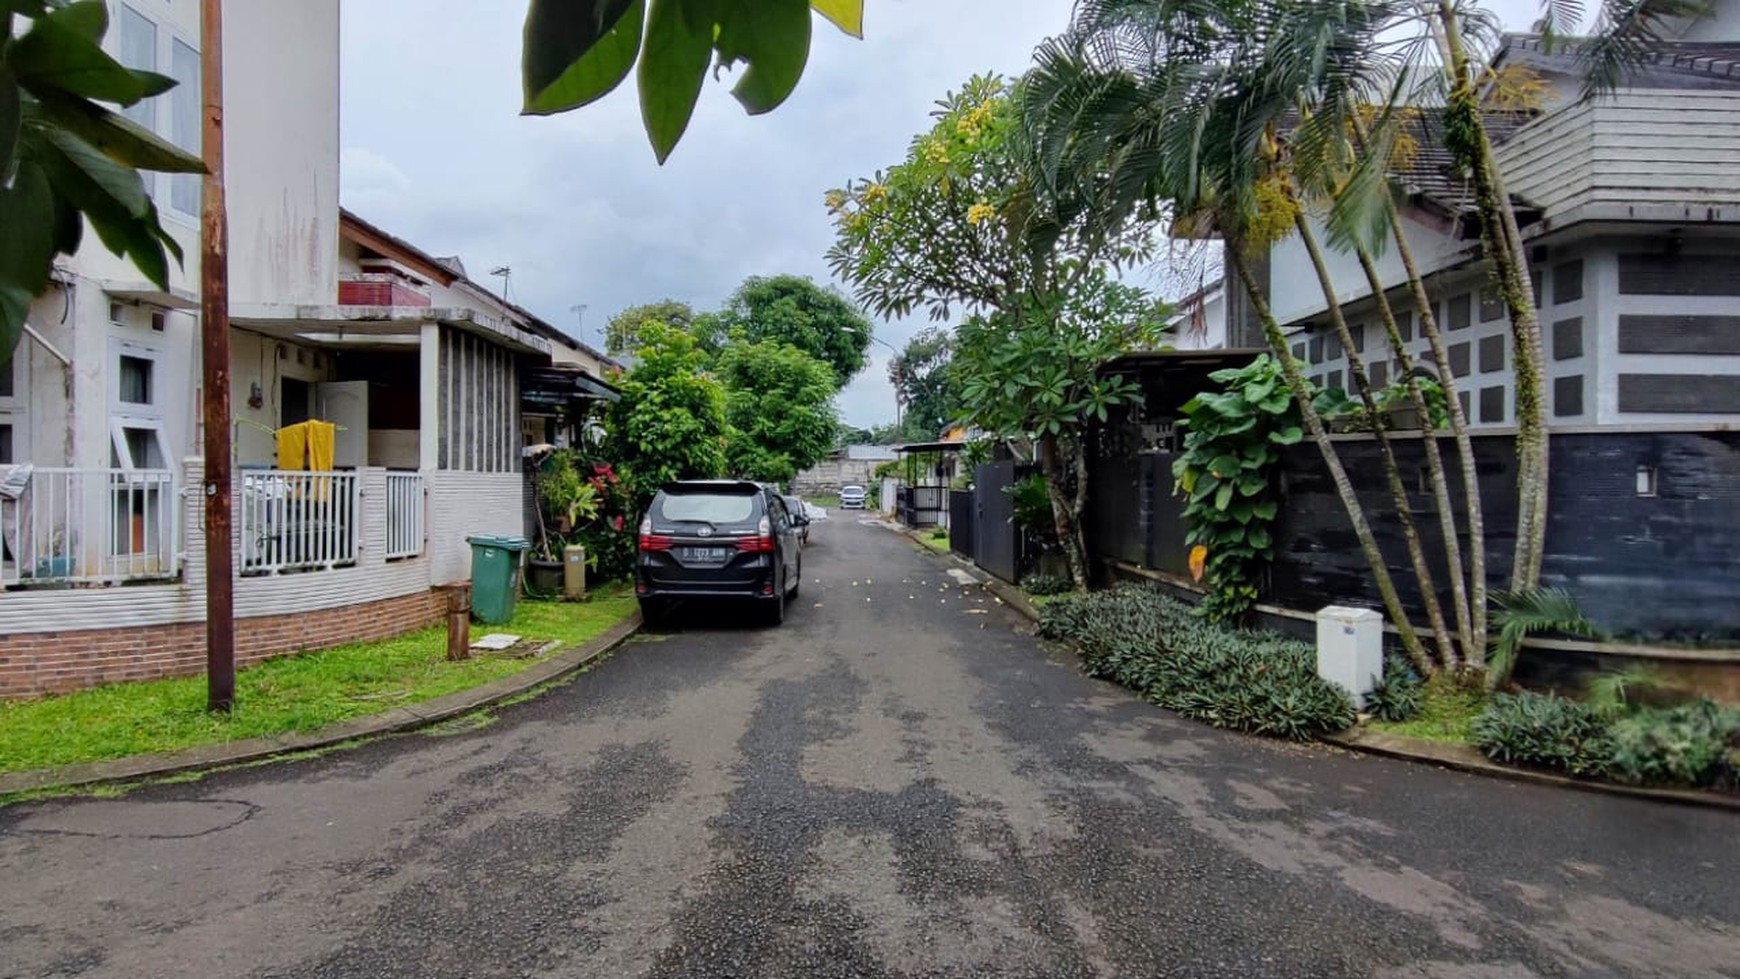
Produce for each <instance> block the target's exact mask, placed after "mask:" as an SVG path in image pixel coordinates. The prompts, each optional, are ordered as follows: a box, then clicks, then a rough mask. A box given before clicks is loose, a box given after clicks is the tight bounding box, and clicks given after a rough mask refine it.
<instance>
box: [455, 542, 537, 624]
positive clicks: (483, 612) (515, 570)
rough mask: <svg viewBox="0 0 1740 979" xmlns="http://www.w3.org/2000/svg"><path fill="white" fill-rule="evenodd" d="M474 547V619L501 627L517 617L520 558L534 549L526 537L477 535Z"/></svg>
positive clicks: (472, 608)
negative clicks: (515, 615) (515, 607)
mask: <svg viewBox="0 0 1740 979" xmlns="http://www.w3.org/2000/svg"><path fill="white" fill-rule="evenodd" d="M465 542H466V543H467V544H470V545H471V617H472V618H474V619H476V620H477V621H479V622H482V623H483V624H485V625H500V624H501V623H503V622H506V621H507V620H509V619H511V618H513V617H514V603H515V601H516V600H517V599H518V598H519V594H520V556H521V555H522V554H524V553H525V552H526V551H528V550H530V549H531V546H532V545H531V543H530V542H529V541H527V540H526V539H525V538H524V537H495V536H492V535H489V534H478V535H477V536H475V537H467V538H465Z"/></svg>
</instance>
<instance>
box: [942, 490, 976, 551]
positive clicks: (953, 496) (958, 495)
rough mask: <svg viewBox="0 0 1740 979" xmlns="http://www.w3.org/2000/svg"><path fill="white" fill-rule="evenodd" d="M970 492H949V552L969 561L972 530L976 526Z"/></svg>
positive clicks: (974, 509) (971, 492) (974, 508)
mask: <svg viewBox="0 0 1740 979" xmlns="http://www.w3.org/2000/svg"><path fill="white" fill-rule="evenodd" d="M976 510H977V507H976V505H975V504H974V502H973V491H972V490H950V491H949V550H951V551H954V552H955V553H956V554H958V555H960V556H961V557H964V558H966V559H967V560H969V561H971V560H972V559H973V557H974V555H973V538H974V533H973V532H974V530H975V529H976V525H977V524H978V514H977V513H976V512H975V511H976Z"/></svg>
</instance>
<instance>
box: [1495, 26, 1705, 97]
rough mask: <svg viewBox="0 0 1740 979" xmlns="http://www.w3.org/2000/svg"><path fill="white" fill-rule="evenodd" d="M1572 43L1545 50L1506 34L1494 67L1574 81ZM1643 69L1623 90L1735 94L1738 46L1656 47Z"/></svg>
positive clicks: (1535, 41)
mask: <svg viewBox="0 0 1740 979" xmlns="http://www.w3.org/2000/svg"><path fill="white" fill-rule="evenodd" d="M1576 51H1577V42H1576V41H1574V40H1566V41H1563V42H1562V43H1558V44H1554V45H1552V46H1549V45H1548V44H1547V43H1546V41H1545V39H1544V38H1542V37H1541V36H1540V35H1538V34H1506V35H1505V37H1504V44H1503V46H1502V47H1501V48H1499V52H1498V55H1497V56H1496V57H1495V58H1494V64H1506V63H1509V64H1517V65H1523V66H1525V67H1529V68H1533V69H1535V70H1537V71H1545V72H1552V73H1554V74H1561V75H1577V74H1580V73H1581V71H1582V69H1581V68H1580V67H1579V66H1578V64H1577V59H1576V57H1575V54H1576ZM1645 58H1646V62H1647V64H1646V65H1645V66H1644V67H1642V68H1640V69H1638V70H1637V71H1636V72H1635V73H1634V74H1632V75H1631V76H1630V77H1629V78H1628V79H1627V80H1626V82H1625V85H1626V87H1628V88H1655V89H1722V88H1740V42H1735V41H1662V42H1659V43H1657V44H1655V45H1653V46H1652V47H1651V49H1650V51H1649V52H1648V53H1647V54H1646V55H1645Z"/></svg>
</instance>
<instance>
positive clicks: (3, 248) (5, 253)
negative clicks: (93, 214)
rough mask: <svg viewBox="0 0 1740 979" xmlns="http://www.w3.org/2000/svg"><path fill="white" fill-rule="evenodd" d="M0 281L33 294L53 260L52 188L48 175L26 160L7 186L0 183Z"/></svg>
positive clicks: (43, 282)
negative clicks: (0, 229) (3, 231)
mask: <svg viewBox="0 0 1740 979" xmlns="http://www.w3.org/2000/svg"><path fill="white" fill-rule="evenodd" d="M0 228H5V229H6V231H5V233H4V234H0V285H5V286H11V287H16V288H20V289H23V290H25V291H26V292H28V293H29V294H31V295H35V294H37V293H39V292H41V291H42V290H43V289H45V288H47V287H48V270H49V267H50V265H51V264H52V263H53V261H54V238H55V223H54V192H53V190H52V189H51V188H50V187H49V183H48V175H47V174H46V173H44V172H43V169H42V167H41V166H39V165H38V164H36V163H34V162H31V161H28V160H26V161H25V162H23V163H22V164H20V165H19V167H18V175H17V176H16V177H15V178H14V179H13V181H12V185H11V186H10V187H0Z"/></svg>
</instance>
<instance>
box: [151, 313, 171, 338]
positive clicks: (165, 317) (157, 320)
mask: <svg viewBox="0 0 1740 979" xmlns="http://www.w3.org/2000/svg"><path fill="white" fill-rule="evenodd" d="M168 323H169V314H168V313H165V312H164V311H163V310H161V309H154V310H152V311H151V329H153V330H156V331H157V332H158V333H162V332H163V328H164V327H165V326H167V325H168Z"/></svg>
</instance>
